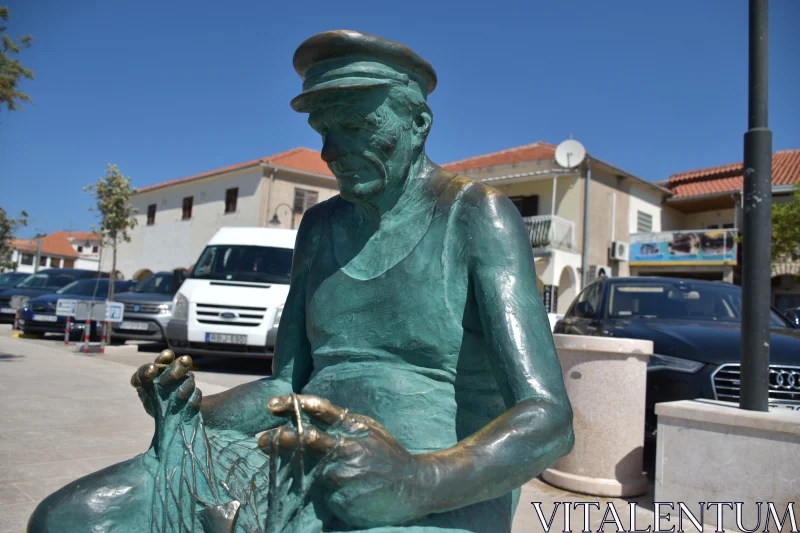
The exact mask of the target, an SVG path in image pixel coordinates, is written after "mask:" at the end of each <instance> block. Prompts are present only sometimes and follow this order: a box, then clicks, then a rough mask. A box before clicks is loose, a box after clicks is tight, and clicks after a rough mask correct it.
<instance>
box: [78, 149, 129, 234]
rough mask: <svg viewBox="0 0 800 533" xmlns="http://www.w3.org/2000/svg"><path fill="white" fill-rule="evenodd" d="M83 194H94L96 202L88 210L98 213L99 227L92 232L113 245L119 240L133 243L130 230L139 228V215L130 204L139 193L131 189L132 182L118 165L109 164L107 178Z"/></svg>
mask: <svg viewBox="0 0 800 533" xmlns="http://www.w3.org/2000/svg"><path fill="white" fill-rule="evenodd" d="M83 190H84V191H89V192H91V193H92V194H93V195H94V198H95V201H96V202H97V205H96V206H95V207H90V208H89V210H90V211H96V212H97V213H98V216H99V218H100V226H99V227H98V228H95V226H92V229H94V230H95V231H96V232H97V233H98V234H100V235H101V236H102V237H103V240H105V241H107V242H109V243H111V244H115V243H117V242H119V241H120V239H121V240H123V241H125V242H130V240H131V238H130V235H129V234H128V230H131V229H133V228H134V227H135V226H136V218H135V215H136V212H137V210H136V209H134V208H133V207H131V204H130V197H131V194H133V193H135V192H136V189H132V188H131V179H130V178H126V177H125V176H123V175H122V173H121V172H120V171H119V169H118V168H117V165H111V164H109V165H108V166H107V167H106V175H105V177H103V178H100V179H99V180H97V183H93V184H91V185H87V186H86V187H84V188H83Z"/></svg>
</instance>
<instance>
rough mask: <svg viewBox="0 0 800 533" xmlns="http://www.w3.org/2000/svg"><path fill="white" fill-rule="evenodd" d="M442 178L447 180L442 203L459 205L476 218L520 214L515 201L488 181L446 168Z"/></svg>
mask: <svg viewBox="0 0 800 533" xmlns="http://www.w3.org/2000/svg"><path fill="white" fill-rule="evenodd" d="M440 177H441V178H440V179H442V180H444V181H446V182H447V186H446V187H445V189H444V192H443V194H442V196H441V199H442V203H443V204H445V205H450V206H456V205H457V206H458V208H459V211H462V212H464V211H466V214H467V216H469V217H470V218H472V219H474V218H475V216H476V214H477V216H478V218H482V217H483V216H487V217H492V218H496V217H497V216H498V215H500V216H506V214H508V213H511V214H517V215H518V214H519V212H518V211H517V209H516V207H515V206H514V204H513V202H511V200H510V199H509V198H508V197H507V196H506V195H505V194H503V193H502V192H500V191H498V190H497V189H495V188H494V187H491V186H489V185H487V184H486V183H484V182H482V181H480V180H477V179H475V178H471V177H469V176H465V175H463V174H458V173H455V172H448V171H446V170H444V169H442V171H441V172H440Z"/></svg>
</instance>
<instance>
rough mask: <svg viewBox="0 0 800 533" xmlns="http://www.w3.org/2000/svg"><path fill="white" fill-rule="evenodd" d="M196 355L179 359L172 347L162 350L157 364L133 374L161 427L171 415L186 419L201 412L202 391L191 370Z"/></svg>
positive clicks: (146, 406)
mask: <svg viewBox="0 0 800 533" xmlns="http://www.w3.org/2000/svg"><path fill="white" fill-rule="evenodd" d="M191 366H192V358H191V357H189V356H187V355H184V356H183V357H179V358H177V359H176V358H175V353H174V352H173V351H172V350H164V351H163V352H161V353H160V354H159V355H158V357H156V360H155V362H154V363H149V364H146V365H142V366H140V367H139V369H138V370H137V371H136V372H135V373H134V374H133V376H131V385H133V386H134V387H135V388H136V392H137V393H138V394H139V398H140V399H141V400H142V404H143V405H144V408H145V410H146V411H147V412H148V413H149V414H150V416H152V417H153V418H155V420H156V426H157V428H158V427H159V426H160V425H163V424H164V422H165V421H166V420H167V419H169V418H170V417H171V415H178V416H177V417H176V418H177V420H179V421H181V422H183V421H186V420H188V419H190V418H191V417H193V416H195V415H197V414H198V413H199V411H200V400H201V396H202V395H201V393H200V389H198V388H196V387H195V383H194V375H193V374H192V373H191V372H189V368H191Z"/></svg>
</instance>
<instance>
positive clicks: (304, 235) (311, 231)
mask: <svg viewBox="0 0 800 533" xmlns="http://www.w3.org/2000/svg"><path fill="white" fill-rule="evenodd" d="M340 201H343V200H341V197H340V196H339V195H338V194H337V195H335V196H332V197H330V198H328V199H327V200H323V201H321V202H319V203H317V204H314V205H312V206H311V207H309V208H308V209H306V211H305V212H304V213H303V218H302V219H300V227H299V228H297V241H296V245H295V254H296V255H297V254H300V255H309V256H310V255H313V252H314V250H315V249H316V247H317V244H318V243H319V238H320V233H321V229H322V227H323V226H324V224H325V220H326V219H327V218H328V217H329V216H330V212H331V211H332V210H333V209H334V207H335V206H336V205H337V203H338V202H340Z"/></svg>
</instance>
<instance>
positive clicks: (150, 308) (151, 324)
mask: <svg viewBox="0 0 800 533" xmlns="http://www.w3.org/2000/svg"><path fill="white" fill-rule="evenodd" d="M184 272H185V271H183V270H175V271H173V272H158V273H156V274H153V275H152V276H150V277H148V278H147V279H145V280H144V281H142V282H141V283H139V284H137V285H136V286H134V287H133V288H132V289H131V290H130V291H128V292H126V293H124V294H120V295H119V296H117V297H115V298H114V300H115V301H117V302H122V303H124V304H125V312H124V313H123V315H122V319H123V320H122V322H117V323H114V324H113V325H112V327H111V330H112V339H115V340H122V341H123V342H124V341H126V340H147V341H153V342H163V343H166V341H167V324H168V323H169V319H170V318H171V317H172V299H173V298H174V297H175V293H176V292H178V288H180V286H181V284H182V283H183V280H184V279H185V277H186V276H185V274H184Z"/></svg>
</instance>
